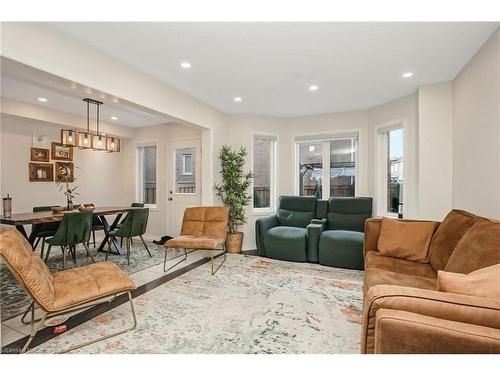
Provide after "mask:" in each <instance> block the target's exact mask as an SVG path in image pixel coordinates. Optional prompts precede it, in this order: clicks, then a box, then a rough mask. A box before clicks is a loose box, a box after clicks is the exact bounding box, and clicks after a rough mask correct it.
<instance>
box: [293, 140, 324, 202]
mask: <svg viewBox="0 0 500 375" xmlns="http://www.w3.org/2000/svg"><path fill="white" fill-rule="evenodd" d="M298 168H299V195H306V196H316V197H317V198H322V188H323V144H322V143H321V142H303V143H299V167H298Z"/></svg>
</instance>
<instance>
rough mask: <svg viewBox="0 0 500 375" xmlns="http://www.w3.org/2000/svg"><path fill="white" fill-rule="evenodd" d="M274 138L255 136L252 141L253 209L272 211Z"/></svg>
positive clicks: (273, 198) (273, 195) (273, 196)
mask: <svg viewBox="0 0 500 375" xmlns="http://www.w3.org/2000/svg"><path fill="white" fill-rule="evenodd" d="M275 158H276V137H272V136H264V135H256V136H254V139H253V173H254V178H253V207H254V209H263V208H267V209H272V208H273V206H274V201H275V200H276V197H275V187H274V181H275Z"/></svg>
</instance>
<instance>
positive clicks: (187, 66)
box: [181, 61, 191, 69]
mask: <svg viewBox="0 0 500 375" xmlns="http://www.w3.org/2000/svg"><path fill="white" fill-rule="evenodd" d="M181 68H182V69H189V68H191V63H190V62H187V61H183V62H181Z"/></svg>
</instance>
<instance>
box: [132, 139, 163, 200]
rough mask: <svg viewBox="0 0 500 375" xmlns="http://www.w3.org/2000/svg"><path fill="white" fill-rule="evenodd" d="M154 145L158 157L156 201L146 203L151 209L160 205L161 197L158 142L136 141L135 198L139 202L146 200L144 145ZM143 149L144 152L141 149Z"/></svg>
mask: <svg viewBox="0 0 500 375" xmlns="http://www.w3.org/2000/svg"><path fill="white" fill-rule="evenodd" d="M150 146H154V147H156V153H155V158H156V171H155V173H156V202H155V203H154V204H152V203H145V204H144V207H148V208H151V209H156V208H157V207H158V199H159V196H160V195H159V194H158V191H159V183H158V180H159V179H158V176H159V174H158V171H159V169H158V164H159V163H158V143H157V142H155V141H145V142H137V143H135V145H134V147H135V156H136V157H135V165H136V167H135V199H136V201H137V202H141V203H142V202H144V190H143V176H144V147H150ZM141 149H142V152H140V150H141Z"/></svg>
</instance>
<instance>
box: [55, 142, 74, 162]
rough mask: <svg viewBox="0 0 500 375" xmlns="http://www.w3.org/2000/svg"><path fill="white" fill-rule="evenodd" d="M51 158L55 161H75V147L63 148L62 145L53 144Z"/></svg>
mask: <svg viewBox="0 0 500 375" xmlns="http://www.w3.org/2000/svg"><path fill="white" fill-rule="evenodd" d="M50 157H51V158H52V159H53V160H67V161H73V147H70V146H63V145H62V144H61V143H57V142H52V150H51V155H50Z"/></svg>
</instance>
